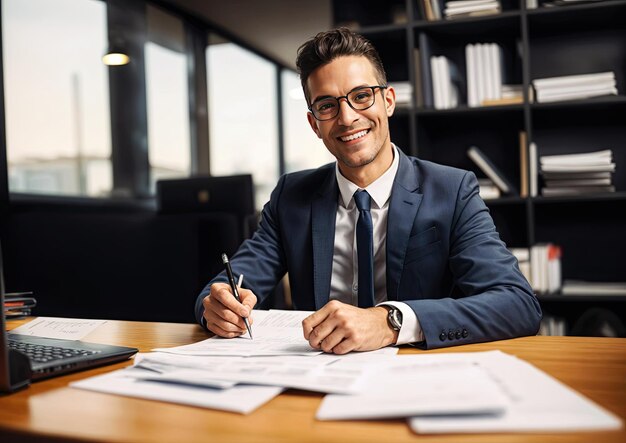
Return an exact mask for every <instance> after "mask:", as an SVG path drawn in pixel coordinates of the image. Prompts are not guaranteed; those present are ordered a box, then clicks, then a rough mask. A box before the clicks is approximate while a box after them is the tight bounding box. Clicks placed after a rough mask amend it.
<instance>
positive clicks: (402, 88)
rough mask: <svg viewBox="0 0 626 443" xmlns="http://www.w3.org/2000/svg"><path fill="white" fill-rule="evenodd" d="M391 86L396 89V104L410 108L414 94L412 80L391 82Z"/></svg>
mask: <svg viewBox="0 0 626 443" xmlns="http://www.w3.org/2000/svg"><path fill="white" fill-rule="evenodd" d="M389 86H391V87H393V88H394V90H395V91H396V106H398V107H400V108H408V107H410V106H411V97H412V96H413V85H412V84H411V83H410V82H390V83H389Z"/></svg>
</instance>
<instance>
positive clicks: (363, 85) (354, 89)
mask: <svg viewBox="0 0 626 443" xmlns="http://www.w3.org/2000/svg"><path fill="white" fill-rule="evenodd" d="M367 87H369V85H368V84H367V83H363V84H362V85H358V86H355V87H354V88H352V89H350V90H349V91H348V92H346V95H348V94H350V93H351V92H353V91H356V90H357V89H361V88H367ZM325 98H335V96H334V95H318V96H317V97H315V98H314V99H313V100H312V101H311V104H313V103H315V102H317V101H319V100H324V99H325Z"/></svg>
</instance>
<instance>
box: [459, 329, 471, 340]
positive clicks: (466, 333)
mask: <svg viewBox="0 0 626 443" xmlns="http://www.w3.org/2000/svg"><path fill="white" fill-rule="evenodd" d="M461 335H462V336H463V338H466V337H467V336H468V335H469V332H467V329H465V328H463V332H462V333H461Z"/></svg>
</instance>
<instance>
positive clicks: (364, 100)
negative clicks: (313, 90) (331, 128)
mask: <svg viewBox="0 0 626 443" xmlns="http://www.w3.org/2000/svg"><path fill="white" fill-rule="evenodd" d="M376 89H380V90H383V89H387V86H380V85H378V86H361V87H358V88H355V89H353V90H352V91H350V92H348V93H347V94H346V95H342V96H340V97H322V98H320V99H318V100H315V101H314V102H313V103H311V106H309V111H311V113H312V114H313V117H315V118H316V119H317V120H320V121H324V120H330V119H333V118H335V117H337V115H339V100H341V99H342V98H345V99H346V101H347V102H348V105H349V106H350V107H351V108H352V109H354V110H355V111H364V110H365V109H368V108H371V107H372V106H373V105H374V103H375V102H376Z"/></svg>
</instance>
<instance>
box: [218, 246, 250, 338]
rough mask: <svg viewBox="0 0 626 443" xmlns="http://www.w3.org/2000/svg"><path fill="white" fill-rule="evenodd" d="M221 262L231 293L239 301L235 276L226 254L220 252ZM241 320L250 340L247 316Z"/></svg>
mask: <svg viewBox="0 0 626 443" xmlns="http://www.w3.org/2000/svg"><path fill="white" fill-rule="evenodd" d="M222 263H224V266H226V274H228V283H229V284H230V289H231V290H232V291H233V295H234V296H235V298H236V299H237V301H238V302H239V303H241V298H239V291H238V290H237V285H236V284H235V276H234V275H233V270H232V269H231V267H230V262H229V261H228V256H227V255H226V254H222ZM243 322H244V323H245V324H246V328H248V334H250V340H252V329H250V323H249V322H248V318H247V317H243Z"/></svg>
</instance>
